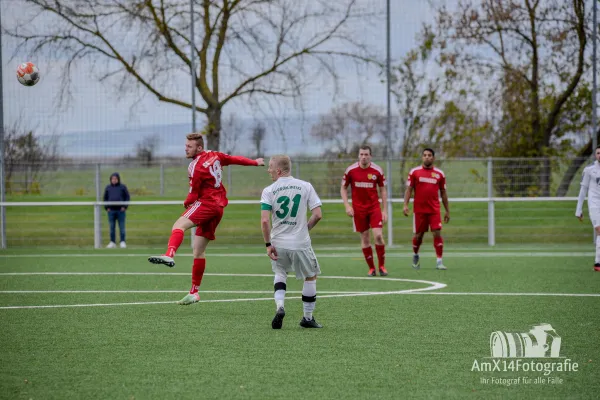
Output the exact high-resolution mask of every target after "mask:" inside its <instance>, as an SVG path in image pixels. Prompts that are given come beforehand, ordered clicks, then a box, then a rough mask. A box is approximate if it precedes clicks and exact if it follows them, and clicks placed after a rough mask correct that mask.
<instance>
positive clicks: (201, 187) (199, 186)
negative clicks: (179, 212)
mask: <svg viewBox="0 0 600 400" xmlns="http://www.w3.org/2000/svg"><path fill="white" fill-rule="evenodd" d="M227 165H254V166H256V165H258V164H257V162H256V161H255V160H251V159H249V158H246V157H241V156H230V155H229V154H225V153H219V152H218V151H210V150H209V151H202V152H201V153H200V154H198V155H196V157H195V158H194V160H193V161H192V162H191V163H190V166H189V167H188V177H189V179H190V192H189V194H188V196H187V198H186V199H185V202H184V203H183V204H184V205H185V206H186V207H187V206H188V205H190V204H192V203H194V202H195V201H200V202H201V203H205V204H211V205H217V206H221V207H225V206H226V205H227V191H226V190H225V187H224V186H223V169H222V168H221V167H225V166H227Z"/></svg>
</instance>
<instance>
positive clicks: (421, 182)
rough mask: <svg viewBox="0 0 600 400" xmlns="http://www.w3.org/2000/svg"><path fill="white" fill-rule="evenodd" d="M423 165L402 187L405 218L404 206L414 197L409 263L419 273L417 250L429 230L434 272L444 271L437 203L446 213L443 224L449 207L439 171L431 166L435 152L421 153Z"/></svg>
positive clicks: (405, 208) (448, 219) (406, 213)
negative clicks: (411, 255)
mask: <svg viewBox="0 0 600 400" xmlns="http://www.w3.org/2000/svg"><path fill="white" fill-rule="evenodd" d="M422 160H423V164H422V165H421V166H419V167H416V168H413V169H411V170H410V172H409V174H408V181H407V183H406V186H407V187H406V192H405V193H404V210H403V211H404V215H405V216H407V217H408V214H409V213H410V210H409V208H408V203H409V202H410V198H411V196H412V194H413V191H414V193H415V198H414V200H413V211H414V215H413V232H414V236H413V252H414V255H413V262H412V266H413V268H414V269H420V268H421V263H420V260H419V248H420V247H421V243H422V242H423V235H425V232H427V231H428V230H429V229H431V233H432V234H433V247H434V248H435V254H436V255H437V262H436V265H435V268H436V269H440V270H445V269H447V268H446V267H445V266H444V263H443V262H442V254H443V252H444V240H443V239H442V234H441V232H442V219H441V217H440V200H439V195H440V194H441V196H442V203H444V208H445V209H446V214H445V215H444V222H445V223H448V222H450V207H449V205H448V195H447V194H446V176H445V175H444V173H443V172H442V170H440V169H437V168H435V167H434V166H433V163H434V161H435V152H434V151H433V150H432V149H429V148H427V149H425V150H423V153H422Z"/></svg>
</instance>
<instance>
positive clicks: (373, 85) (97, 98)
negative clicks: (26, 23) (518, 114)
mask: <svg viewBox="0 0 600 400" xmlns="http://www.w3.org/2000/svg"><path fill="white" fill-rule="evenodd" d="M359 1H360V2H361V3H362V4H363V5H367V6H369V7H370V8H372V9H378V10H382V11H385V0H359ZM20 2H21V1H20V0H11V1H2V2H0V4H1V7H2V9H1V11H2V22H3V23H5V22H6V21H11V20H14V18H18V17H19V15H20V14H19V13H20V11H21V10H22V9H21V5H20ZM391 16H392V18H391V20H392V22H391V27H392V29H391V38H392V46H391V47H392V58H393V59H399V58H401V57H402V56H403V55H404V54H405V53H406V52H407V51H408V50H409V49H410V48H412V47H413V46H414V45H415V35H416V33H417V32H418V31H419V30H420V29H421V26H422V24H423V22H431V20H432V14H431V11H430V9H429V7H428V5H427V2H425V1H416V0H394V1H392V12H391ZM366 35H367V37H365V40H366V41H367V42H368V43H370V44H371V45H372V46H373V47H374V48H375V49H378V51H380V52H381V54H382V55H385V24H384V23H382V25H381V27H380V29H376V30H374V31H373V32H371V33H369V32H367V33H366ZM15 51H17V54H19V55H18V56H17V57H15V58H14V59H13V60H10V57H11V56H12V54H13V53H14V52H15ZM24 61H32V62H34V63H35V64H37V65H38V67H39V69H40V71H41V76H42V78H41V80H40V82H39V83H38V84H37V85H36V86H34V87H24V86H22V85H20V84H19V82H18V81H17V79H16V75H15V74H16V72H15V71H16V69H17V66H18V65H19V64H20V63H21V62H24ZM2 68H3V74H2V75H3V76H2V78H3V80H2V84H3V94H4V119H5V124H7V125H9V124H11V123H12V122H13V121H14V120H15V119H17V118H19V115H22V116H25V123H26V125H27V127H30V128H34V127H39V128H45V129H41V130H51V131H54V133H59V134H60V133H63V132H85V131H98V130H118V129H124V128H128V129H129V128H136V127H140V126H149V125H157V124H159V125H163V124H171V123H183V122H189V121H190V120H191V111H189V110H187V109H184V108H181V107H178V106H171V105H168V104H165V103H160V102H158V101H157V100H156V99H155V98H154V97H152V96H151V95H146V96H145V97H144V98H143V100H142V101H141V102H139V104H138V105H137V107H136V108H135V109H134V113H133V114H132V113H131V112H130V111H131V106H132V104H134V103H135V101H136V100H137V97H136V96H135V95H133V94H132V93H121V94H116V93H115V90H114V87H112V86H110V85H107V84H102V83H99V82H97V81H96V80H95V79H93V78H92V76H91V74H90V67H89V65H88V64H84V63H80V64H79V68H78V69H77V70H75V71H74V73H73V83H74V85H73V88H74V93H73V99H74V101H72V102H71V103H70V104H71V105H70V107H69V109H68V110H66V111H60V112H59V111H57V109H56V107H55V106H54V104H55V100H56V94H57V93H58V92H59V88H60V73H61V71H62V69H63V64H62V63H61V61H60V60H52V61H51V60H43V59H32V60H26V59H25V54H21V53H19V51H18V49H16V42H15V41H14V40H13V39H11V38H8V37H5V36H4V37H3V38H2ZM341 73H342V85H341V87H342V93H341V94H340V95H339V97H337V98H336V99H335V102H332V97H331V93H332V92H333V88H332V85H327V84H325V85H321V86H320V87H319V88H314V89H313V90H312V91H311V92H310V94H309V95H308V96H306V97H305V98H304V106H305V112H306V113H307V114H319V113H321V112H322V111H323V110H328V109H330V108H331V107H332V105H335V104H340V103H343V102H346V101H362V102H365V103H371V104H376V105H380V106H382V107H385V104H386V92H385V83H383V82H381V78H380V77H379V76H378V73H379V71H378V70H376V69H375V68H370V69H364V70H362V71H360V73H359V76H358V79H357V72H356V70H355V68H347V69H343V70H342V71H341ZM172 85H173V87H176V88H177V90H178V91H179V92H180V93H181V96H182V97H183V98H184V99H185V100H189V99H190V98H191V95H190V89H189V76H188V75H185V74H182V75H181V76H174V77H173V82H172ZM198 97H199V96H197V98H198ZM234 110H235V112H236V113H237V114H238V115H240V116H243V117H252V116H253V115H254V113H253V110H252V109H251V108H250V107H249V106H247V105H246V104H244V102H243V101H237V103H232V104H230V105H228V106H226V109H225V114H228V113H230V112H233V111H234ZM279 113H286V114H287V115H292V114H294V113H298V111H297V110H295V109H294V108H293V107H291V105H289V104H282V107H279V108H278V109H277V110H275V111H274V114H275V115H277V114H279ZM202 118H203V117H202V115H200V114H199V115H198V119H199V121H201V120H202Z"/></svg>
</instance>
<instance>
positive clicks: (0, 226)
mask: <svg viewBox="0 0 600 400" xmlns="http://www.w3.org/2000/svg"><path fill="white" fill-rule="evenodd" d="M1 26H2V5H1V4H0V27H1ZM2 77H3V75H2V29H0V202H1V203H4V202H5V201H6V190H5V189H6V183H5V182H4V86H3V85H2ZM0 248H2V249H5V248H6V207H4V206H0Z"/></svg>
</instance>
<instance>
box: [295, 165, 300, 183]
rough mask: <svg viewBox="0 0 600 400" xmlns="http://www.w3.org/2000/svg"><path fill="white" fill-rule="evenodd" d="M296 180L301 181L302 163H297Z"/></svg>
mask: <svg viewBox="0 0 600 400" xmlns="http://www.w3.org/2000/svg"><path fill="white" fill-rule="evenodd" d="M295 175H296V176H295V178H296V179H300V162H297V163H296V174H295Z"/></svg>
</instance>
